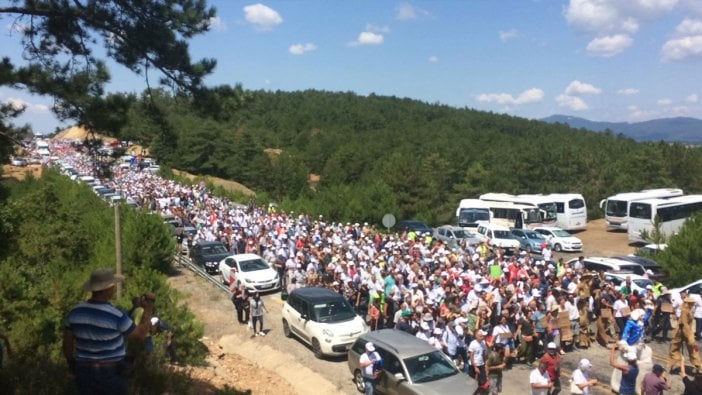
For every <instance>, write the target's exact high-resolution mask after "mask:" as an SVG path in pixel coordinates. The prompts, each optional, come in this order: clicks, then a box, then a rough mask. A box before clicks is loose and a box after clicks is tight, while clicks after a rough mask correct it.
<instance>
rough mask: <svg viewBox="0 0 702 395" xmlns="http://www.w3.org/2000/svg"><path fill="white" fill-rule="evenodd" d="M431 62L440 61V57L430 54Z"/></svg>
mask: <svg viewBox="0 0 702 395" xmlns="http://www.w3.org/2000/svg"><path fill="white" fill-rule="evenodd" d="M429 63H439V58H438V57H437V56H434V55H432V56H430V57H429Z"/></svg>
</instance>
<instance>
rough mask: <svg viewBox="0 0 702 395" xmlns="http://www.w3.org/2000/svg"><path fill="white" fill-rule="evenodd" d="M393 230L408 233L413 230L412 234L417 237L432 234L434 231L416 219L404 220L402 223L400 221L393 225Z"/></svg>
mask: <svg viewBox="0 0 702 395" xmlns="http://www.w3.org/2000/svg"><path fill="white" fill-rule="evenodd" d="M395 229H397V230H398V231H399V232H402V231H405V230H406V231H408V232H409V231H410V230H413V231H414V233H416V234H418V235H423V234H425V233H429V234H430V235H431V234H433V233H434V230H433V229H432V228H430V227H428V226H427V224H425V223H424V222H422V221H418V220H416V219H406V220H404V221H400V222H398V223H397V224H396V225H395Z"/></svg>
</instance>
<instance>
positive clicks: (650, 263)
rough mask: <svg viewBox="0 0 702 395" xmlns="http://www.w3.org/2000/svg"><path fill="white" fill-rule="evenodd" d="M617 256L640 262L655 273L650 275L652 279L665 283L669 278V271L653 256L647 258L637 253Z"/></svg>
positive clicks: (625, 259)
mask: <svg viewBox="0 0 702 395" xmlns="http://www.w3.org/2000/svg"><path fill="white" fill-rule="evenodd" d="M615 258H617V259H621V260H623V261H627V262H634V263H638V264H639V265H641V266H643V267H644V269H645V270H650V271H652V272H653V275H652V276H649V278H650V279H651V280H656V281H660V282H662V283H664V282H665V281H666V280H667V279H668V273H666V271H665V270H663V268H662V267H661V266H660V265H659V264H658V262H656V261H654V260H653V259H651V258H645V257H642V256H636V255H626V256H617V257H615Z"/></svg>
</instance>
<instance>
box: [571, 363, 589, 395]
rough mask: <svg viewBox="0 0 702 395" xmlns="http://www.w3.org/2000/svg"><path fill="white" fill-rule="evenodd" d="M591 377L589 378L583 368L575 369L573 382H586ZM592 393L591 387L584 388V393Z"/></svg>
mask: <svg viewBox="0 0 702 395" xmlns="http://www.w3.org/2000/svg"><path fill="white" fill-rule="evenodd" d="M589 380H590V379H588V378H587V376H586V375H585V373H583V371H582V370H580V369H575V370H574V371H573V383H575V384H585V383H587V382H588V381H589ZM589 393H590V387H589V386H588V387H585V388H583V394H585V395H587V394H589Z"/></svg>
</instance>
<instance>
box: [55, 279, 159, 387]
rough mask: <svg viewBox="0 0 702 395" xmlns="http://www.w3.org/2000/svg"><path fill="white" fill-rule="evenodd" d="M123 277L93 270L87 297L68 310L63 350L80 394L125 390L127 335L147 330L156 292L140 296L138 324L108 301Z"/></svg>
mask: <svg viewBox="0 0 702 395" xmlns="http://www.w3.org/2000/svg"><path fill="white" fill-rule="evenodd" d="M123 280H124V277H122V276H116V275H115V274H114V273H113V272H112V270H110V269H98V270H95V271H94V272H93V273H92V274H91V275H90V280H88V281H87V282H86V283H85V284H84V285H83V290H85V291H87V292H91V297H90V299H88V300H87V301H85V302H83V303H79V304H78V305H76V306H74V307H73V308H72V309H71V311H70V312H69V313H68V318H67V320H66V325H65V328H64V336H63V353H64V356H65V357H66V360H67V362H68V366H69V368H70V369H71V372H72V373H73V374H74V375H75V379H76V385H77V387H78V392H79V393H80V394H126V393H127V380H126V378H125V377H124V376H123V375H122V371H123V368H124V356H125V351H126V339H129V340H132V339H133V340H138V341H143V340H144V338H145V337H146V335H147V334H148V333H149V330H150V329H151V315H152V313H153V307H154V301H155V295H154V294H153V293H147V294H145V295H144V296H142V299H141V302H142V304H141V306H142V307H143V308H144V313H143V316H142V319H141V322H140V323H139V325H138V326H137V325H135V324H134V321H132V319H131V318H130V317H129V315H128V314H127V313H125V312H124V311H122V310H120V309H118V308H116V307H114V306H113V305H112V304H111V303H110V300H112V298H114V296H115V292H116V285H117V283H118V282H121V281H123Z"/></svg>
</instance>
